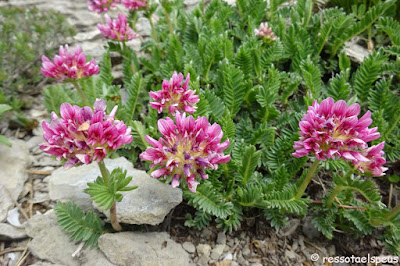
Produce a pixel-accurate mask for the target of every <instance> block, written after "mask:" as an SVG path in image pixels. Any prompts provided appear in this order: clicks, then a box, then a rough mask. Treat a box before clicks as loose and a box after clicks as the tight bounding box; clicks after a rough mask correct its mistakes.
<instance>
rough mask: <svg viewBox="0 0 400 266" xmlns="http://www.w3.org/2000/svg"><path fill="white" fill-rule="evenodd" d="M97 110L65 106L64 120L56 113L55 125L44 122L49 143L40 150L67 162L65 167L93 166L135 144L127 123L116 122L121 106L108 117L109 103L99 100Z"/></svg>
mask: <svg viewBox="0 0 400 266" xmlns="http://www.w3.org/2000/svg"><path fill="white" fill-rule="evenodd" d="M93 107H94V109H93V110H92V108H90V107H88V106H85V107H79V106H76V105H74V106H71V105H70V104H69V103H63V104H62V105H61V108H60V114H61V118H59V117H58V116H57V115H56V114H55V113H54V112H53V113H52V114H51V119H52V121H51V123H50V124H49V123H47V122H46V121H43V123H42V126H43V130H44V134H43V137H44V139H45V140H46V142H45V143H42V144H40V149H41V150H43V151H44V152H47V153H49V154H51V155H54V156H56V157H57V159H58V160H60V159H65V160H67V161H66V163H65V164H64V167H65V168H67V169H68V168H71V167H73V166H74V165H75V164H77V163H83V164H90V163H91V162H92V161H97V162H99V161H101V160H102V159H104V158H105V157H106V155H107V153H108V152H110V151H112V150H115V149H118V148H119V147H121V146H122V145H123V144H129V143H130V142H132V136H131V130H130V128H127V126H126V125H125V124H124V122H123V121H118V120H114V117H115V113H116V112H117V108H118V106H115V107H114V109H113V110H112V111H111V113H110V114H109V115H106V113H105V110H106V102H105V101H104V100H102V99H97V100H96V102H95V103H94V106H93Z"/></svg>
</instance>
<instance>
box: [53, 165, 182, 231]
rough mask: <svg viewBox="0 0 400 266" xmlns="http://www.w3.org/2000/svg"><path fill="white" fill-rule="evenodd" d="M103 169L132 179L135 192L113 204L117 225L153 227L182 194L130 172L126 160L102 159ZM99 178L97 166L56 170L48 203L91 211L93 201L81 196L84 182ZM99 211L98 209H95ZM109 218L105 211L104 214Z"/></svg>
mask: <svg viewBox="0 0 400 266" xmlns="http://www.w3.org/2000/svg"><path fill="white" fill-rule="evenodd" d="M105 164H106V166H107V168H108V169H109V170H110V171H112V170H113V169H115V168H117V167H122V168H123V169H126V170H127V172H128V173H127V175H128V176H132V177H133V179H132V181H131V183H130V185H131V186H132V185H136V186H139V187H138V188H137V189H135V190H132V191H128V192H122V194H124V198H123V200H122V201H121V202H119V203H118V204H117V216H118V219H119V221H120V222H121V223H128V224H151V225H157V224H159V223H161V222H162V221H163V220H164V217H165V216H166V215H167V214H168V213H169V211H170V210H171V209H172V208H174V207H175V206H176V205H178V204H179V203H181V202H182V191H181V190H180V189H179V188H172V187H171V186H170V185H168V184H164V183H162V182H160V181H158V180H157V179H155V178H152V177H150V176H149V175H148V174H147V173H146V172H144V171H139V170H136V169H134V168H133V165H132V163H131V162H129V161H128V160H127V159H126V158H124V157H120V158H117V159H106V160H105ZM99 175H100V170H99V168H98V165H97V163H92V164H90V165H83V166H79V167H75V168H72V169H70V170H65V169H63V168H59V169H57V170H55V171H54V172H53V173H52V175H51V176H50V177H49V179H48V180H49V196H50V198H51V199H52V200H61V201H67V200H72V201H74V202H75V203H76V204H78V205H79V206H80V207H81V208H83V209H86V210H88V209H93V208H95V207H94V205H93V201H92V200H91V199H90V197H89V195H88V194H86V193H85V192H84V189H85V188H87V183H88V182H93V181H94V180H95V179H96V178H97V176H99ZM97 209H99V210H100V211H101V210H102V209H101V208H97ZM104 214H105V215H106V216H107V217H108V218H109V211H106V212H104Z"/></svg>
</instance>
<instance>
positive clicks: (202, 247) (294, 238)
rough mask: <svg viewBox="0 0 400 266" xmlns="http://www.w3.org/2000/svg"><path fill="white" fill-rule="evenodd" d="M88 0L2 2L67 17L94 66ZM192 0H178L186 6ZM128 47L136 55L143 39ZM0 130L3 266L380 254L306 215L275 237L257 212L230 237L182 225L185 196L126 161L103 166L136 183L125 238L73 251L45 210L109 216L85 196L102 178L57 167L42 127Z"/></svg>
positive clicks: (259, 261) (292, 260) (35, 115)
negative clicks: (61, 206) (66, 205)
mask: <svg viewBox="0 0 400 266" xmlns="http://www.w3.org/2000/svg"><path fill="white" fill-rule="evenodd" d="M227 1H228V0H227ZM86 2H87V1H80V0H70V1H65V0H9V1H5V2H4V1H3V2H0V5H8V4H11V5H23V6H29V5H36V6H38V7H39V8H42V9H49V8H51V9H56V10H58V11H60V12H62V13H64V14H65V15H66V16H67V17H68V20H69V22H70V23H71V24H73V25H75V26H76V27H77V32H78V34H77V35H76V36H75V37H74V39H73V40H70V43H71V44H72V45H80V46H82V48H83V50H84V52H85V53H86V54H88V55H91V56H92V57H94V58H95V59H97V60H98V61H99V60H100V59H101V55H102V53H103V51H104V48H103V46H104V44H105V43H104V41H103V40H102V39H101V37H100V34H99V32H98V30H97V29H96V27H95V25H96V24H97V23H100V22H102V20H103V17H102V16H101V15H98V14H96V13H92V12H89V11H88V10H87V3H86ZM198 2H199V0H185V4H186V7H187V8H188V9H190V8H193V7H194V6H195V5H196V4H197V3H198ZM230 2H232V1H230ZM137 28H138V32H139V33H140V34H141V35H142V36H143V37H144V38H146V37H147V36H149V33H150V25H149V23H148V21H147V20H146V19H144V18H140V19H139V22H138V25H137ZM129 45H130V46H132V47H133V48H134V49H135V50H137V51H139V49H140V40H139V39H137V40H133V41H131V42H130V43H129ZM350 46H351V45H350ZM364 52H365V51H364ZM359 55H360V53H357V56H358V57H359V58H360V56H359ZM360 60H362V57H361V59H360ZM32 101H33V102H34V104H33V105H32V109H30V110H29V111H27V112H26V116H27V117H28V118H31V119H37V120H38V121H39V122H41V121H43V120H46V119H48V113H47V111H46V110H45V108H44V106H43V99H42V98H41V97H40V96H37V97H35V98H33V99H32ZM0 133H2V134H4V135H6V136H7V137H9V138H10V139H11V140H12V144H13V146H12V148H8V147H5V146H0V169H1V174H0V264H1V265H219V266H223V265H224V266H225V265H254V266H255V265H320V264H322V260H321V259H320V260H319V261H317V262H315V264H314V262H311V260H310V258H311V255H312V254H318V255H319V256H320V257H324V256H338V255H348V256H351V255H353V254H354V255H358V256H364V255H365V254H366V253H371V255H380V254H381V252H382V246H383V245H382V243H381V242H380V241H377V240H376V239H374V238H373V237H369V238H363V239H359V240H354V239H353V238H352V237H351V236H346V235H342V234H341V232H337V235H338V236H337V237H336V240H334V241H327V240H326V239H325V238H323V237H321V235H320V233H319V232H318V231H317V230H316V229H315V228H314V226H313V225H312V223H311V222H310V219H308V218H305V219H304V220H299V219H296V218H293V219H291V221H290V223H289V224H288V225H287V226H286V227H285V228H282V229H281V230H279V231H276V230H275V229H273V228H271V227H270V226H269V225H268V223H267V222H266V221H265V219H264V218H263V216H262V214H261V213H257V212H250V213H246V214H245V216H244V217H245V218H244V220H245V221H244V222H243V225H242V228H241V229H240V230H238V231H237V232H233V233H227V234H225V233H223V232H220V231H219V230H218V229H217V228H216V227H215V225H214V224H211V225H210V226H209V227H208V228H206V229H204V230H202V231H197V230H195V229H191V228H187V227H185V226H184V220H185V214H186V213H187V212H193V211H194V210H193V209H192V208H191V207H190V206H188V205H186V204H185V203H181V202H182V192H181V191H180V190H179V189H173V188H171V187H170V186H168V185H166V184H163V183H160V182H158V181H157V180H155V179H152V178H150V177H149V176H148V175H147V174H146V173H145V172H144V171H139V170H136V169H134V167H133V166H132V164H131V163H130V162H128V161H127V160H126V159H124V158H118V159H114V160H108V161H106V164H107V166H108V167H110V169H113V168H114V167H116V166H123V167H124V168H126V169H128V174H129V175H132V176H134V180H133V181H132V182H133V184H134V185H139V186H140V189H137V190H134V191H132V192H130V193H127V194H126V195H125V197H124V200H123V201H122V202H121V203H119V204H118V213H119V215H120V217H119V219H120V221H121V222H123V223H124V224H125V225H124V229H125V232H122V233H113V234H105V235H103V236H101V238H100V240H99V249H94V250H90V249H83V250H80V245H79V243H76V244H75V243H73V242H71V241H70V240H69V238H68V235H67V234H65V233H64V232H63V231H62V230H61V229H60V228H59V227H58V225H57V218H56V216H55V213H54V211H53V210H52V207H53V206H54V205H55V201H56V200H70V199H72V200H74V201H75V202H76V203H77V204H79V205H80V206H81V207H82V208H84V209H86V210H89V209H91V210H95V211H96V212H98V213H99V214H100V215H101V214H103V215H105V216H107V215H108V214H107V212H106V213H103V212H102V210H101V209H99V208H96V206H93V205H91V204H90V202H91V201H90V200H88V195H86V194H84V193H83V188H84V187H85V185H86V183H87V182H89V181H91V180H93V179H94V178H95V177H96V176H97V175H98V174H99V172H98V170H97V166H96V165H95V164H93V165H89V166H81V167H79V168H74V169H70V170H68V171H66V170H64V169H63V168H59V163H58V162H57V161H55V160H53V159H52V158H51V157H50V156H48V155H47V154H44V153H43V152H41V151H40V149H39V147H38V144H39V143H41V142H42V141H43V137H42V133H43V132H42V130H41V128H40V127H38V128H36V129H34V130H33V131H32V132H25V131H21V130H19V129H17V130H10V129H9V127H8V124H7V123H5V122H3V124H0ZM165 217H167V219H165V220H164V218H165Z"/></svg>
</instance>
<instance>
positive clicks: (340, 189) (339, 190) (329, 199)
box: [326, 186, 346, 207]
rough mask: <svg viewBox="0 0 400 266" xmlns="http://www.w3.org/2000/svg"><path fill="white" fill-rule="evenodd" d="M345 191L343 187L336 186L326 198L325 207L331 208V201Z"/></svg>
mask: <svg viewBox="0 0 400 266" xmlns="http://www.w3.org/2000/svg"><path fill="white" fill-rule="evenodd" d="M344 189H346V187H344V186H337V187H335V189H334V190H333V191H332V193H331V195H330V196H329V198H328V201H327V202H326V205H327V206H328V207H332V204H333V200H334V199H335V197H336V195H337V194H339V193H340V192H341V191H342V190H344Z"/></svg>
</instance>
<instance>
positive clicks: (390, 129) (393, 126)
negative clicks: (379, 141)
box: [383, 114, 400, 141]
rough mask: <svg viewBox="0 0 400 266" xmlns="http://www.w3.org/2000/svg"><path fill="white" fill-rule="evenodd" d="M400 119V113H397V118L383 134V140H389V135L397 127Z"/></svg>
mask: <svg viewBox="0 0 400 266" xmlns="http://www.w3.org/2000/svg"><path fill="white" fill-rule="evenodd" d="M399 121H400V115H399V114H397V118H396V120H395V121H394V122H393V123H392V125H391V126H390V128H389V129H388V130H386V132H385V133H384V134H383V140H385V141H386V140H387V137H388V135H389V134H390V133H391V132H392V131H393V129H394V128H395V127H396V125H397V123H398V122H399Z"/></svg>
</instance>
